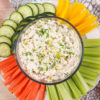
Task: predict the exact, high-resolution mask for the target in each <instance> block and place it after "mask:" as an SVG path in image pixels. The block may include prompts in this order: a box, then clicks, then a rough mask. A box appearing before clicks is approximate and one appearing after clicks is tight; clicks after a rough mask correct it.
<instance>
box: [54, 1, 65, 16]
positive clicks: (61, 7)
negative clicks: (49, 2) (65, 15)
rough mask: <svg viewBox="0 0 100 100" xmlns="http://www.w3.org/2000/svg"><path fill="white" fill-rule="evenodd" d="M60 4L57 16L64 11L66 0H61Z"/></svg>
mask: <svg viewBox="0 0 100 100" xmlns="http://www.w3.org/2000/svg"><path fill="white" fill-rule="evenodd" d="M58 4H60V5H59V6H58V7H59V8H58V7H57V10H56V16H59V15H60V14H61V13H62V11H63V10H64V7H65V6H64V5H65V0H59V3H58Z"/></svg>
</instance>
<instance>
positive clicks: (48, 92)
mask: <svg viewBox="0 0 100 100" xmlns="http://www.w3.org/2000/svg"><path fill="white" fill-rule="evenodd" d="M46 89H47V95H48V100H52V99H51V95H50V91H49V87H48V86H46Z"/></svg>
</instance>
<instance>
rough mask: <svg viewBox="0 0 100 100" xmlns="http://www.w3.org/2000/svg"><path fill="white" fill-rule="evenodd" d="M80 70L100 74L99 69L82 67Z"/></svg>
mask: <svg viewBox="0 0 100 100" xmlns="http://www.w3.org/2000/svg"><path fill="white" fill-rule="evenodd" d="M79 70H84V71H88V73H93V74H97V75H99V74H100V70H98V69H94V68H90V67H88V66H80V69H79Z"/></svg>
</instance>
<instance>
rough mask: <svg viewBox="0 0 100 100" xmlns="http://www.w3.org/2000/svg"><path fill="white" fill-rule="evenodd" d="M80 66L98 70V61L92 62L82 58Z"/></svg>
mask: <svg viewBox="0 0 100 100" xmlns="http://www.w3.org/2000/svg"><path fill="white" fill-rule="evenodd" d="M82 65H84V66H88V67H91V68H95V69H100V61H97V60H95V61H94V60H91V59H88V58H84V59H83V62H82Z"/></svg>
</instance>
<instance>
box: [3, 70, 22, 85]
mask: <svg viewBox="0 0 100 100" xmlns="http://www.w3.org/2000/svg"><path fill="white" fill-rule="evenodd" d="M20 73H21V70H20V69H18V70H17V71H16V72H15V73H14V74H13V75H12V76H11V77H10V78H9V79H7V80H5V82H4V85H8V84H11V82H12V81H13V80H14V79H15V78H16V77H17V76H18V75H19V74H20Z"/></svg>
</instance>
